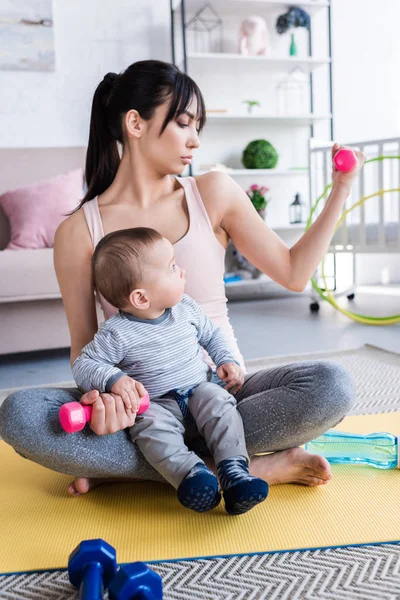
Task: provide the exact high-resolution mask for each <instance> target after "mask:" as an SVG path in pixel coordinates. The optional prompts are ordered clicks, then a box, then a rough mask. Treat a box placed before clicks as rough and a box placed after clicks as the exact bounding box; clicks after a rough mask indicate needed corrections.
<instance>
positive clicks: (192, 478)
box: [178, 463, 221, 512]
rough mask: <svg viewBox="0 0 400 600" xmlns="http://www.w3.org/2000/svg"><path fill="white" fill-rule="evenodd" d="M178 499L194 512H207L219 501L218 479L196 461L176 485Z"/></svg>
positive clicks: (202, 464)
mask: <svg viewBox="0 0 400 600" xmlns="http://www.w3.org/2000/svg"><path fill="white" fill-rule="evenodd" d="M178 500H179V502H180V503H181V504H182V505H183V506H185V507H186V508H190V509H191V510H194V511H196V512H207V511H208V510H211V509H212V508H215V507H216V506H218V504H219V503H220V502H221V494H220V493H219V489H218V479H217V478H216V477H215V475H214V473H212V471H210V469H208V468H207V467H206V465H205V464H204V463H198V464H197V465H195V466H194V467H193V469H192V470H191V471H190V472H189V473H188V474H187V475H186V477H185V479H184V480H183V481H182V483H181V484H180V486H179V487H178Z"/></svg>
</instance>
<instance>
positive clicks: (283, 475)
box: [250, 448, 332, 486]
mask: <svg viewBox="0 0 400 600" xmlns="http://www.w3.org/2000/svg"><path fill="white" fill-rule="evenodd" d="M250 473H251V474H252V475H254V476H255V477H261V479H264V480H265V481H267V482H268V483H269V485H275V484H278V483H300V484H303V485H309V486H317V485H324V484H326V483H328V481H329V480H330V479H331V477H332V471H331V467H330V464H329V463H328V461H327V460H326V458H324V457H323V456H318V455H317V454H310V453H309V452H306V451H305V450H303V448H289V450H281V451H280V452H274V453H272V454H266V455H264V456H255V457H253V458H252V459H251V462H250Z"/></svg>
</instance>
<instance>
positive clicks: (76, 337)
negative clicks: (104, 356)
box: [54, 211, 98, 364]
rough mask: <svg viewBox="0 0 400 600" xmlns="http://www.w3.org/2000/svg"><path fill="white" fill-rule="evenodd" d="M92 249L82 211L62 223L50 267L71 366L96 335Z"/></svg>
mask: <svg viewBox="0 0 400 600" xmlns="http://www.w3.org/2000/svg"><path fill="white" fill-rule="evenodd" d="M92 254H93V246H92V242H91V239H90V235H89V231H88V229H87V226H86V223H85V221H84V217H83V214H82V211H79V212H77V213H74V214H73V215H72V216H70V217H69V218H68V219H66V220H65V221H63V222H62V223H61V225H60V226H59V227H58V229H57V231H56V236H55V240H54V267H55V270H56V275H57V279H58V284H59V286H60V290H61V295H62V299H63V303H64V309H65V313H66V316H67V321H68V327H69V332H70V337H71V364H72V363H73V362H74V360H75V359H76V358H77V357H78V356H79V355H80V353H81V350H82V348H83V347H84V346H86V344H88V343H89V342H90V341H91V340H92V339H93V337H94V335H95V333H96V331H97V327H98V324H97V315H96V306H95V299H94V289H93V278H92V269H91V257H92Z"/></svg>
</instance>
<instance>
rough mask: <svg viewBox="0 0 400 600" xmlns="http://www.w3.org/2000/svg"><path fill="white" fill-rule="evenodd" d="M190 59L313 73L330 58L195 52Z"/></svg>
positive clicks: (328, 61)
mask: <svg viewBox="0 0 400 600" xmlns="http://www.w3.org/2000/svg"><path fill="white" fill-rule="evenodd" d="M188 59H189V60H191V61H194V62H197V61H203V60H204V61H205V60H227V61H231V62H234V61H238V62H243V63H249V62H253V63H262V64H263V66H266V67H268V68H273V69H279V70H280V69H287V68H291V67H292V68H294V67H298V68H299V69H302V70H306V71H312V70H313V69H316V68H318V67H323V66H325V65H329V64H330V62H331V60H330V58H315V57H313V56H310V57H303V58H301V57H299V56H291V57H280V58H276V57H268V56H244V55H243V54H229V53H227V52H226V53H224V52H193V53H190V54H188Z"/></svg>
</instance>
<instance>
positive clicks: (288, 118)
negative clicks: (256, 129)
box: [207, 112, 332, 125]
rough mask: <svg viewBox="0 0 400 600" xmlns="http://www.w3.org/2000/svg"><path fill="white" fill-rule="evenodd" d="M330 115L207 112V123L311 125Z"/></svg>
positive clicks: (329, 117) (326, 118) (328, 117)
mask: <svg viewBox="0 0 400 600" xmlns="http://www.w3.org/2000/svg"><path fill="white" fill-rule="evenodd" d="M331 118H332V115H316V114H308V115H282V116H281V115H266V114H262V113H258V114H257V113H254V114H252V115H248V114H240V113H239V114H238V113H229V112H226V113H222V112H221V113H213V112H210V113H209V112H207V122H208V123H211V122H214V123H217V122H220V123H221V122H224V121H266V122H275V123H280V124H282V125H284V124H287V125H312V124H313V123H316V122H317V121H325V120H328V119H331Z"/></svg>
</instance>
